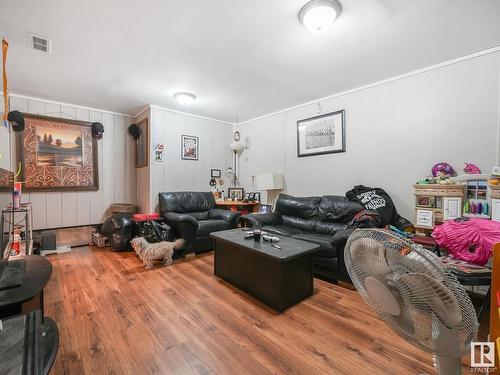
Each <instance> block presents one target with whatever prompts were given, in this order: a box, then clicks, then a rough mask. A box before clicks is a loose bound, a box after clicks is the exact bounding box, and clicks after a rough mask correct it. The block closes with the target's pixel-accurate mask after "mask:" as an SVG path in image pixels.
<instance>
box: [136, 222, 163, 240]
mask: <svg viewBox="0 0 500 375" xmlns="http://www.w3.org/2000/svg"><path fill="white" fill-rule="evenodd" d="M170 232H171V231H170V227H169V226H168V225H167V224H165V223H159V222H157V221H146V222H145V223H144V224H142V229H141V233H139V235H140V236H141V237H144V238H145V239H146V241H148V242H149V243H156V242H161V241H169V240H170Z"/></svg>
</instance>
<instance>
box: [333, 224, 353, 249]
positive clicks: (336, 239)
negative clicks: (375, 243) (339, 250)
mask: <svg viewBox="0 0 500 375" xmlns="http://www.w3.org/2000/svg"><path fill="white" fill-rule="evenodd" d="M354 230H355V229H354V228H348V229H341V230H338V231H337V232H335V234H334V235H333V237H332V239H331V241H330V243H331V244H332V247H339V246H345V244H346V242H347V239H348V238H349V236H350V235H351V233H352V232H354Z"/></svg>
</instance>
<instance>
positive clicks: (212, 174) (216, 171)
mask: <svg viewBox="0 0 500 375" xmlns="http://www.w3.org/2000/svg"><path fill="white" fill-rule="evenodd" d="M221 175H222V172H221V170H220V169H211V170H210V177H212V178H220V177H221Z"/></svg>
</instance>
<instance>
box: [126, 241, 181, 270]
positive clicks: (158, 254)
mask: <svg viewBox="0 0 500 375" xmlns="http://www.w3.org/2000/svg"><path fill="white" fill-rule="evenodd" d="M130 243H131V244H132V248H133V249H134V250H135V252H136V253H137V255H138V256H139V258H140V259H141V260H142V263H144V268H145V269H147V270H148V269H150V268H152V267H153V261H154V260H162V261H163V262H164V264H165V265H166V266H168V265H170V264H172V255H173V253H174V249H180V248H181V247H182V246H183V245H184V240H183V239H178V240H176V241H174V242H167V241H161V242H157V243H149V242H148V241H146V239H145V238H144V237H136V238H134V239H133V240H132V241H131V242H130Z"/></svg>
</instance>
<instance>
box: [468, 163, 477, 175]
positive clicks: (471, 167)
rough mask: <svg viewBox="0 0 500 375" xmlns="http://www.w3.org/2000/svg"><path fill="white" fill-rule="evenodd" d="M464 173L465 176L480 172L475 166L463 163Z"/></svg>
mask: <svg viewBox="0 0 500 375" xmlns="http://www.w3.org/2000/svg"><path fill="white" fill-rule="evenodd" d="M464 172H465V173H467V174H481V170H480V169H479V168H478V167H477V165H475V164H472V163H465V168H464Z"/></svg>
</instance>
